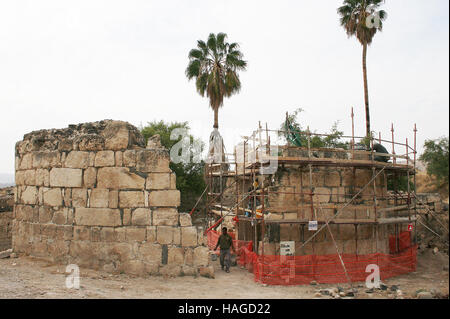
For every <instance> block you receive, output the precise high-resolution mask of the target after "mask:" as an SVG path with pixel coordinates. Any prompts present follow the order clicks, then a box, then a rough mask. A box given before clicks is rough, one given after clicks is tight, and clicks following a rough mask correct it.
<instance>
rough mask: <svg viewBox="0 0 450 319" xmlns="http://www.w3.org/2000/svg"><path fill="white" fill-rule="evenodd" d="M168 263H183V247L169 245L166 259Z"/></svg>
mask: <svg viewBox="0 0 450 319" xmlns="http://www.w3.org/2000/svg"><path fill="white" fill-rule="evenodd" d="M167 263H168V264H169V265H171V264H174V265H180V266H181V265H183V264H184V249H183V248H181V247H169V255H168V259H167Z"/></svg>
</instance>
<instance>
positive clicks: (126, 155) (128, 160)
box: [122, 150, 136, 167]
mask: <svg viewBox="0 0 450 319" xmlns="http://www.w3.org/2000/svg"><path fill="white" fill-rule="evenodd" d="M122 159H123V165H124V166H127V167H135V166H136V151H135V150H126V151H125V152H123V154H122Z"/></svg>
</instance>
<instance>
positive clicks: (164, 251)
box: [13, 121, 213, 276]
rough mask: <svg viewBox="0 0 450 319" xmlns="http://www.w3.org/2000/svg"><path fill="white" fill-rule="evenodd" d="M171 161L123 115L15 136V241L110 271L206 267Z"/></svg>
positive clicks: (35, 252) (173, 271)
mask: <svg viewBox="0 0 450 319" xmlns="http://www.w3.org/2000/svg"><path fill="white" fill-rule="evenodd" d="M169 162H170V159H169V154H168V151H167V150H166V149H164V148H163V147H161V145H160V144H158V143H156V144H154V143H153V144H149V145H148V147H147V148H145V142H144V139H143V137H142V136H141V135H140V133H139V131H138V130H137V129H136V128H135V127H133V126H131V125H130V124H128V123H125V122H118V121H100V122H95V123H85V124H80V125H76V126H75V125H74V126H69V128H67V129H64V130H47V131H38V132H33V133H30V134H27V135H25V136H24V140H23V141H21V142H18V143H17V144H16V185H17V186H16V188H17V189H16V199H15V211H14V218H15V221H14V231H13V248H14V251H16V252H18V253H24V254H27V255H32V256H36V257H41V258H45V259H48V260H50V261H54V262H67V263H75V264H78V265H79V266H84V267H90V268H94V269H102V270H105V271H108V272H115V273H120V272H124V273H129V274H135V275H146V274H152V275H156V274H162V275H171V276H178V275H182V274H184V275H196V274H198V273H199V272H202V273H213V271H212V270H211V267H210V265H209V260H208V249H207V247H205V245H204V244H205V243H204V242H203V236H202V232H201V230H198V229H197V228H196V227H194V226H192V223H191V219H190V216H189V215H186V214H179V213H178V210H177V206H179V205H180V192H179V191H178V190H177V189H176V186H175V181H176V177H175V174H174V173H172V171H171V170H170V168H169ZM205 268H206V270H205Z"/></svg>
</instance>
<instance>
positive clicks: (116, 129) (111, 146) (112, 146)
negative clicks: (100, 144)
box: [102, 122, 130, 151]
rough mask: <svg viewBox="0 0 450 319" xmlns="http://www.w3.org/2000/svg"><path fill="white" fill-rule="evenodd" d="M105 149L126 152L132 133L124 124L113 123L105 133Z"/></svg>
mask: <svg viewBox="0 0 450 319" xmlns="http://www.w3.org/2000/svg"><path fill="white" fill-rule="evenodd" d="M102 135H103V136H104V137H105V148H106V149H108V150H113V151H120V150H125V149H126V148H127V147H128V143H129V138H130V132H129V130H128V128H127V127H126V124H125V123H124V122H112V123H109V124H108V126H107V127H106V128H105V130H104V131H103V133H102Z"/></svg>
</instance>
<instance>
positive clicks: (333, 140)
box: [278, 108, 348, 149]
mask: <svg viewBox="0 0 450 319" xmlns="http://www.w3.org/2000/svg"><path fill="white" fill-rule="evenodd" d="M303 111H304V110H303V109H301V108H298V109H296V110H295V111H294V112H292V113H291V114H288V121H289V123H290V125H291V127H292V128H293V131H295V132H296V133H299V134H298V136H299V139H300V144H301V145H302V147H307V146H308V136H307V134H306V130H304V129H303V128H302V126H301V124H300V121H299V118H298V117H299V114H300V113H301V112H303ZM338 125H339V122H338V121H336V122H334V124H333V126H332V127H331V130H330V132H329V133H328V134H327V136H323V137H322V136H320V135H311V147H313V148H343V149H347V148H348V143H346V142H343V141H342V140H341V137H342V136H343V135H344V132H342V131H339V130H338ZM280 131H281V133H279V134H278V137H282V138H284V140H287V137H288V133H287V132H286V123H285V122H283V123H281V125H280Z"/></svg>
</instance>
